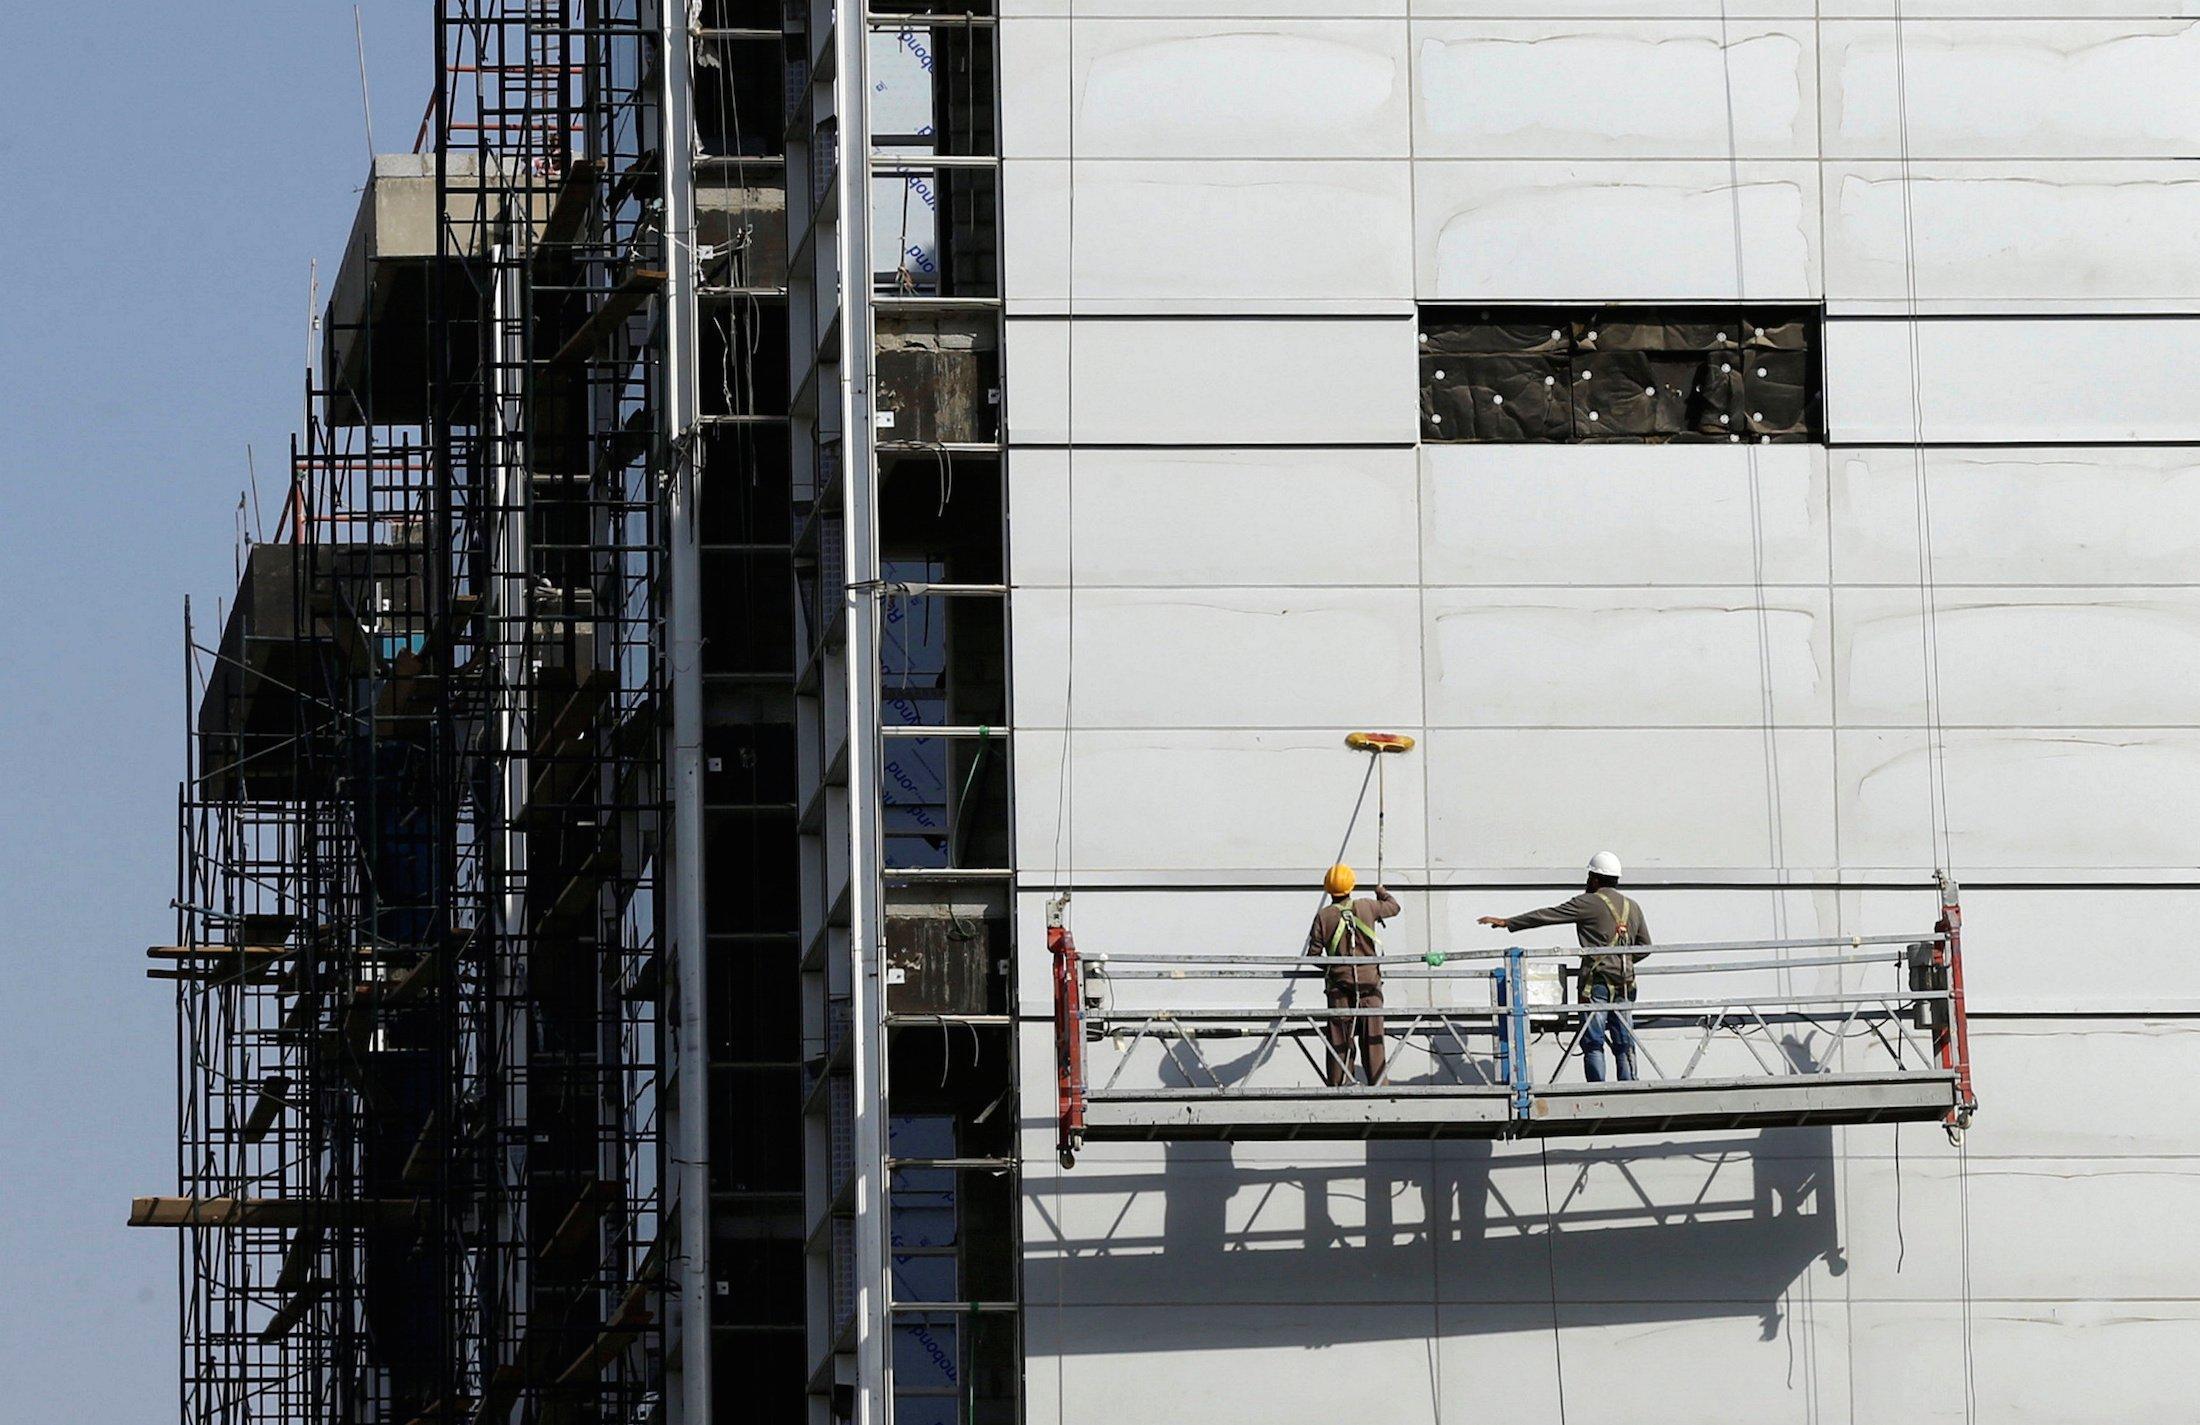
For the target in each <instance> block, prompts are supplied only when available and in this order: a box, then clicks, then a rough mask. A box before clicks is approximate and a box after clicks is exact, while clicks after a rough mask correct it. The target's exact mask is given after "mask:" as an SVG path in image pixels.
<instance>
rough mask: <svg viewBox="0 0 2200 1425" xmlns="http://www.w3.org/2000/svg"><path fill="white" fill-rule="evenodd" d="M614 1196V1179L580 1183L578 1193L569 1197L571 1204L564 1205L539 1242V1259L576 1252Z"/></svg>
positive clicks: (551, 1260)
mask: <svg viewBox="0 0 2200 1425" xmlns="http://www.w3.org/2000/svg"><path fill="white" fill-rule="evenodd" d="M618 1200H619V1189H618V1186H617V1184H615V1183H607V1182H604V1181H602V1180H601V1179H598V1180H596V1181H593V1182H590V1183H589V1184H588V1185H587V1186H586V1187H583V1188H582V1189H581V1190H580V1195H579V1196H577V1197H576V1198H574V1199H573V1205H572V1206H571V1207H569V1208H567V1209H566V1212H565V1216H564V1217H562V1218H560V1219H559V1220H558V1225H557V1227H556V1229H554V1230H553V1231H552V1232H551V1233H550V1240H549V1241H547V1242H545V1243H543V1244H542V1252H541V1253H540V1256H541V1259H542V1260H543V1261H546V1262H554V1261H558V1260H560V1259H561V1258H565V1257H570V1256H572V1255H573V1254H574V1253H576V1252H578V1251H579V1250H580V1249H581V1248H582V1247H583V1246H585V1245H586V1244H587V1242H588V1239H589V1234H591V1233H593V1232H594V1231H595V1230H596V1224H597V1223H599V1222H601V1221H603V1215H604V1212H605V1210H606V1209H607V1208H609V1207H610V1205H611V1204H612V1203H614V1202H617V1201H618Z"/></svg>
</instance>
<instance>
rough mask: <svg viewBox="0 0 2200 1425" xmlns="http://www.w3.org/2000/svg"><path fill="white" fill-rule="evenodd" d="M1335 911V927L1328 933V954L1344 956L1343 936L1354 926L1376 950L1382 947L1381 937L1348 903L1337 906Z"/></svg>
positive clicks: (1349, 932)
mask: <svg viewBox="0 0 2200 1425" xmlns="http://www.w3.org/2000/svg"><path fill="white" fill-rule="evenodd" d="M1337 911H1338V914H1337V928H1336V929H1335V930H1333V931H1331V932H1330V933H1329V953H1330V954H1332V955H1335V956H1339V957H1346V952H1345V949H1344V944H1345V938H1346V937H1347V936H1348V935H1350V934H1351V933H1352V931H1353V930H1354V929H1355V928H1357V929H1358V930H1359V932H1360V934H1362V935H1364V936H1366V937H1367V943H1368V944H1369V945H1372V946H1374V947H1375V948H1376V949H1377V950H1380V949H1382V948H1383V937H1382V936H1380V935H1377V934H1376V933H1375V927H1374V926H1372V925H1369V924H1368V923H1367V922H1366V921H1364V920H1362V919H1360V916H1359V912H1358V911H1355V910H1354V909H1353V908H1352V906H1351V905H1350V904H1349V903H1348V904H1345V905H1341V906H1339V907H1337Z"/></svg>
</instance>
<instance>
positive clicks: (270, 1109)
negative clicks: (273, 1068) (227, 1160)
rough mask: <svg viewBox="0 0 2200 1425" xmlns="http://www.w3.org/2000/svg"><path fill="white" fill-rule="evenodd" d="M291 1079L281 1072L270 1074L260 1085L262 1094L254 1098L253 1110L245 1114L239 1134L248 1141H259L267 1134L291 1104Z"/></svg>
mask: <svg viewBox="0 0 2200 1425" xmlns="http://www.w3.org/2000/svg"><path fill="white" fill-rule="evenodd" d="M289 1093H290V1080H289V1079H288V1078H286V1077H284V1076H283V1075H281V1074H273V1075H270V1076H269V1077H268V1079H267V1081H266V1082H265V1083H263V1084H261V1085H260V1096H259V1097H258V1098H256V1099H254V1100H253V1102H252V1111H251V1112H250V1113H248V1114H246V1115H245V1120H244V1127H243V1128H242V1129H241V1130H240V1131H239V1136H240V1137H242V1138H243V1139H244V1141H245V1142H247V1143H257V1142H259V1141H260V1140H261V1139H262V1138H265V1137H266V1136H267V1133H268V1130H269V1129H271V1128H273V1127H274V1126H275V1120H276V1119H278V1118H280V1117H282V1113H283V1109H284V1108H285V1107H287V1106H288V1105H289V1102H290V1100H289V1099H288V1097H286V1096H287V1095H288V1094H289Z"/></svg>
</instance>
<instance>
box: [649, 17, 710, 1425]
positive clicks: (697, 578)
mask: <svg viewBox="0 0 2200 1425" xmlns="http://www.w3.org/2000/svg"><path fill="white" fill-rule="evenodd" d="M657 4H658V16H657V19H658V39H659V43H660V44H661V46H662V49H661V52H660V56H659V63H658V66H657V68H658V72H659V75H660V80H659V82H660V85H661V88H660V91H659V94H658V122H659V124H660V126H661V128H660V132H659V136H658V137H659V148H660V151H661V153H662V165H661V166H662V169H663V172H664V240H665V296H664V303H665V309H664V336H665V367H664V403H665V434H666V437H667V441H666V447H665V456H664V458H665V461H666V464H667V471H666V473H667V474H668V475H669V477H670V491H671V501H670V508H669V510H668V511H667V521H666V538H667V542H668V545H669V548H668V549H667V551H666V561H665V568H666V575H667V607H666V611H665V625H666V627H665V641H666V652H667V654H668V655H669V657H668V659H667V662H668V667H667V670H666V677H667V682H668V685H669V687H670V691H671V701H672V735H671V741H670V744H669V746H668V748H667V766H666V768H665V778H666V789H667V791H668V793H669V799H670V801H671V805H672V820H671V826H670V829H669V831H668V834H667V835H666V837H665V845H664V847H663V848H662V849H661V850H660V852H659V854H660V855H661V856H662V857H664V858H665V862H666V864H665V866H664V868H663V869H664V877H663V879H664V884H665V888H666V903H667V912H668V914H667V926H666V929H667V930H668V931H669V934H668V935H667V937H666V939H665V953H666V954H667V955H668V956H669V957H670V962H669V964H668V966H667V969H668V970H669V971H670V973H669V975H667V976H666V993H667V994H668V995H669V996H670V998H671V1001H672V1006H673V1008H674V1009H675V1010H676V1013H675V1014H673V1015H668V1016H667V1017H666V1018H667V1020H668V1023H667V1026H666V1028H667V1033H666V1042H665V1061H666V1065H667V1068H668V1069H669V1070H670V1072H671V1073H672V1074H673V1076H674V1085H675V1093H674V1096H673V1102H672V1104H671V1114H670V1115H669V1116H670V1117H671V1119H672V1131H671V1132H670V1133H669V1134H667V1135H666V1149H665V1151H666V1156H667V1162H666V1171H665V1175H664V1181H665V1183H666V1184H667V1186H668V1187H669V1188H670V1189H671V1199H672V1200H671V1202H670V1203H669V1204H668V1207H669V1211H668V1212H667V1221H666V1223H665V1225H666V1227H667V1228H669V1229H670V1230H671V1231H672V1232H674V1233H675V1234H676V1236H677V1240H678V1243H679V1250H678V1251H677V1252H676V1253H674V1254H672V1255H671V1256H670V1258H669V1259H668V1261H669V1264H670V1266H671V1268H672V1277H671V1284H670V1287H669V1288H668V1290H669V1292H670V1295H671V1308H672V1309H671V1315H672V1321H671V1322H670V1323H669V1324H670V1326H671V1328H672V1329H673V1330H674V1331H676V1332H677V1333H678V1335H679V1344H680V1350H679V1365H678V1377H679V1378H678V1381H677V1382H676V1383H674V1382H668V1383H667V1392H666V1396H667V1405H668V1415H669V1418H670V1419H671V1420H672V1421H674V1422H676V1425H708V1422H709V1420H710V1419H711V1349H710V1346H711V1335H710V1306H711V1303H710V1065H709V1057H710V1056H709V1051H708V1045H709V1036H708V1035H707V1033H706V1032H705V1027H704V1020H703V1016H704V1009H705V1006H706V1004H707V1003H708V994H707V991H706V988H705V978H704V974H705V964H704V952H705V946H706V943H707V942H706V941H705V938H704V936H705V931H706V927H705V925H704V921H703V573H702V549H701V538H702V531H701V527H700V523H699V519H698V515H699V507H700V498H701V495H702V489H701V474H702V472H701V466H700V462H699V459H698V450H697V445H698V441H699V439H700V434H701V425H700V416H701V404H700V400H699V397H698V387H697V381H698V379H699V376H700V366H699V362H700V357H699V355H698V349H697V342H696V323H697V312H696V302H695V289H696V285H697V277H698V274H697V270H696V256H695V150H694V140H693V134H694V107H693V106H694V96H693V93H692V91H691V88H690V77H691V75H690V68H689V66H690V56H691V42H690V25H691V22H692V17H691V15H690V12H689V4H688V0H657Z"/></svg>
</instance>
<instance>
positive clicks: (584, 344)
mask: <svg viewBox="0 0 2200 1425" xmlns="http://www.w3.org/2000/svg"><path fill="white" fill-rule="evenodd" d="M664 284H665V274H664V272H663V271H662V270H661V269H659V268H654V267H644V268H639V269H637V270H636V271H635V272H634V273H633V274H632V275H631V276H629V277H628V278H627V279H626V280H625V281H624V282H621V283H620V284H619V285H618V286H616V287H614V288H612V289H611V291H610V293H609V294H608V295H607V296H605V298H604V299H603V302H602V304H601V305H599V306H598V307H597V308H596V310H594V311H593V312H590V313H589V314H588V320H586V321H584V322H582V323H581V324H580V328H579V329H578V330H577V331H575V332H574V333H573V335H572V336H571V337H569V338H568V339H567V340H566V343H565V345H563V346H561V347H559V348H558V354H557V355H555V356H553V357H551V358H550V364H551V365H552V366H564V365H567V364H569V363H572V362H577V361H582V360H585V359H586V358H587V356H588V354H589V353H590V352H592V351H596V350H598V349H599V348H600V347H602V345H603V343H604V342H605V340H607V339H608V338H609V337H610V335H611V333H612V332H614V331H616V330H617V329H618V327H619V324H620V323H622V322H624V321H625V320H626V319H627V318H628V317H630V316H632V315H634V313H635V311H636V309H638V308H639V307H640V306H641V305H642V303H643V302H645V301H647V300H649V298H651V297H653V296H655V295H656V294H657V292H658V291H659V290H660V289H662V288H663V286H664Z"/></svg>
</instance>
